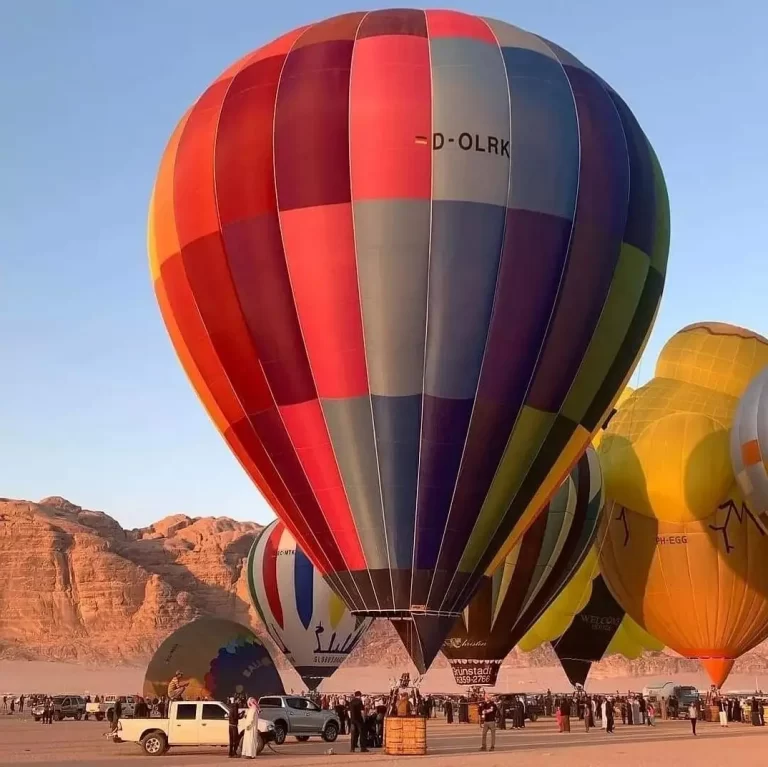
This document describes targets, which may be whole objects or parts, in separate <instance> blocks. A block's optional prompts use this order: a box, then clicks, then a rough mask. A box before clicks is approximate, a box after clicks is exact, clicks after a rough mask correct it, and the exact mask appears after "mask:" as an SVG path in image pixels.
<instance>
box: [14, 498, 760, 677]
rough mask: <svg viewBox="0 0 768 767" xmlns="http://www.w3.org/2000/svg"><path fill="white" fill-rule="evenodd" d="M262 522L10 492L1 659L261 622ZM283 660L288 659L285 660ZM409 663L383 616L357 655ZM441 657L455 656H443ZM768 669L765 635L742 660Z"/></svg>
mask: <svg viewBox="0 0 768 767" xmlns="http://www.w3.org/2000/svg"><path fill="white" fill-rule="evenodd" d="M260 529H261V528H260V526H259V525H257V524H253V523H247V522H235V521H233V520H231V519H227V518H226V517H206V518H202V519H199V518H198V519H193V518H190V517H187V516H185V515H183V514H177V515H175V516H171V517H166V518H165V519H162V520H160V521H159V522H157V523H155V524H154V525H151V526H150V527H146V528H140V529H136V530H124V529H123V528H122V527H121V526H120V524H119V523H118V522H117V521H116V520H114V519H112V517H110V516H108V515H107V514H105V513H103V512H101V511H89V510H87V509H83V508H81V507H80V506H76V505H74V504H72V503H70V502H69V501H67V500H65V499H63V498H59V497H52V498H45V499H43V500H42V501H40V502H39V503H32V502H29V501H15V500H8V499H0V659H4V660H11V659H28V660H68V661H87V662H92V663H100V664H101V663H110V664H113V663H123V664H143V663H145V662H146V660H147V659H148V657H149V656H150V655H151V653H152V651H153V650H154V649H155V648H156V647H157V646H158V645H159V644H160V642H162V640H163V639H164V638H165V637H166V636H167V635H168V634H169V633H170V632H171V631H173V630H175V629H176V628H178V627H179V626H181V625H183V624H184V623H186V622H188V621H190V620H192V619H193V618H196V617H199V616H203V615H215V616H220V617H228V618H232V619H233V620H237V621H240V622H241V623H245V624H250V625H252V626H254V627H255V629H256V630H257V631H258V632H259V633H263V632H262V631H261V628H260V626H259V622H258V617H257V615H256V613H255V611H254V610H253V609H252V608H251V607H250V605H249V603H248V596H247V586H246V579H245V568H244V560H245V557H246V556H247V554H248V550H249V549H250V546H251V543H252V542H253V539H254V536H255V535H256V533H257V532H258V531H259V530H260ZM278 662H280V661H279V660H278ZM347 663H349V664H350V665H360V666H362V665H376V666H388V667H392V668H398V669H404V668H405V667H406V665H407V656H406V654H405V651H404V649H403V647H402V645H401V644H400V642H399V640H398V638H397V634H396V633H395V631H394V629H392V628H391V626H390V625H389V624H388V623H385V622H377V624H375V625H374V626H373V628H372V629H371V631H369V632H368V634H367V635H366V636H365V638H364V639H363V641H362V642H361V644H360V645H359V646H358V647H357V648H356V650H355V652H354V653H353V655H352V657H351V658H350V659H349V660H348V661H347ZM436 663H437V664H439V665H445V664H446V660H445V659H444V658H443V657H442V656H439V657H438V659H437V660H436ZM506 664H507V665H509V666H513V667H531V666H535V667H542V666H554V665H556V664H557V659H556V657H555V655H554V653H553V652H552V651H551V650H550V649H549V648H548V647H542V648H540V649H539V650H536V651H534V652H532V653H529V654H523V653H519V652H517V651H513V652H512V653H511V654H510V655H509V656H508V658H507V661H506ZM696 668H697V664H696V663H693V662H691V661H688V660H685V659H683V658H680V657H678V656H676V655H673V654H670V653H667V652H663V653H647V654H646V655H644V656H643V657H642V658H639V659H637V660H634V661H629V660H627V659H625V658H622V657H620V656H614V657H611V658H607V659H606V660H604V661H602V662H601V663H600V664H597V665H596V666H595V667H594V669H593V672H592V673H593V675H594V676H596V677H611V676H634V675H644V674H668V675H671V674H674V673H678V672H683V671H695V670H696ZM767 669H768V647H766V645H761V646H760V647H758V648H757V649H756V650H754V651H753V652H751V653H749V654H747V655H746V656H744V657H743V658H742V659H740V660H739V661H738V663H737V664H736V670H737V671H742V672H756V671H765V670H767Z"/></svg>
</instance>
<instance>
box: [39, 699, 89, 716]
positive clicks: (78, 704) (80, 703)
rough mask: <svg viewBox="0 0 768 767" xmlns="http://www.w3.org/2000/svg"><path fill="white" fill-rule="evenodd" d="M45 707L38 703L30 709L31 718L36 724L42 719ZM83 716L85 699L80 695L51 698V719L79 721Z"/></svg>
mask: <svg viewBox="0 0 768 767" xmlns="http://www.w3.org/2000/svg"><path fill="white" fill-rule="evenodd" d="M44 708H45V705H44V704H43V703H38V704H37V705H36V706H34V707H33V708H32V716H33V717H34V720H35V721H36V722H39V721H40V720H41V719H42V718H43V710H44ZM83 716H85V698H83V697H82V696H80V695H57V696H56V697H55V698H53V718H54V719H58V720H59V721H62V720H63V719H67V718H70V719H76V720H78V721H79V720H80V719H82V718H83Z"/></svg>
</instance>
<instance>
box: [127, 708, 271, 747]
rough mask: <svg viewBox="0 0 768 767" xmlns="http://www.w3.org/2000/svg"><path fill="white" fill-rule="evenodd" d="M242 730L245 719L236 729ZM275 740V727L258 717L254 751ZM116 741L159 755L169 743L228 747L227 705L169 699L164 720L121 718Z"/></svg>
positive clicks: (170, 745)
mask: <svg viewBox="0 0 768 767" xmlns="http://www.w3.org/2000/svg"><path fill="white" fill-rule="evenodd" d="M244 729H245V718H243V719H241V720H240V723H239V730H240V732H241V733H242V732H243V730H244ZM274 739H275V726H274V725H273V724H272V722H270V721H267V720H266V719H259V741H258V752H259V753H261V750H262V749H263V748H264V744H265V743H269V742H270V741H273V740H274ZM116 740H117V742H127V743H139V744H140V745H141V747H142V748H143V749H144V753H145V754H147V755H149V756H161V755H162V754H164V753H165V752H166V751H167V750H168V749H169V748H172V747H173V746H184V747H185V748H188V747H190V746H228V745H229V708H228V707H227V706H226V705H225V704H224V703H220V702H219V701H217V700H200V701H191V700H190V701H187V700H181V701H173V702H172V703H171V704H170V707H169V711H168V718H167V719H156V718H149V719H121V720H120V722H119V723H118V726H117V738H116Z"/></svg>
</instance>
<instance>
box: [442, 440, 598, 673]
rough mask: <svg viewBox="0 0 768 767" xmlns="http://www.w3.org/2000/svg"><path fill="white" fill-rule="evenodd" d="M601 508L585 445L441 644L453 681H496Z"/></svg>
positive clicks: (559, 584) (589, 539)
mask: <svg viewBox="0 0 768 767" xmlns="http://www.w3.org/2000/svg"><path fill="white" fill-rule="evenodd" d="M602 506H603V483H602V477H601V475H600V464H599V462H598V459H597V454H596V453H595V451H594V450H593V449H592V448H591V447H590V448H587V452H586V453H585V454H584V455H583V456H582V457H581V459H580V460H579V462H578V464H577V465H576V467H575V468H574V469H573V471H572V472H571V474H570V475H569V476H568V477H567V478H566V480H565V482H564V483H563V484H562V486H561V487H560V489H559V490H558V492H557V493H556V494H555V496H554V497H553V498H552V500H551V501H550V502H549V504H548V505H547V507H546V509H545V510H544V511H543V512H542V513H541V514H540V515H539V516H538V517H537V518H536V521H535V522H534V523H533V525H531V527H530V528H528V530H527V532H526V533H525V534H524V535H523V537H522V538H521V539H520V541H519V542H518V543H517V545H516V546H515V548H514V549H512V551H511V552H510V553H509V554H508V555H507V558H506V560H505V561H504V564H503V565H502V567H500V568H499V569H498V570H497V571H496V572H495V573H494V575H493V578H490V579H488V580H487V581H486V582H485V583H483V585H482V586H481V588H480V590H479V591H478V593H477V594H476V595H475V596H474V597H473V598H472V601H471V602H470V603H469V606H468V607H467V608H466V609H465V610H464V612H463V614H462V616H461V618H459V619H458V620H457V621H456V623H455V625H454V627H453V629H452V630H451V633H450V634H449V635H448V638H447V639H446V640H445V642H444V643H443V654H444V655H445V656H446V657H447V658H448V660H449V661H450V664H451V668H452V670H453V676H454V679H455V680H456V683H457V684H461V685H491V686H492V685H494V684H496V677H497V676H498V673H499V668H501V663H502V661H503V660H504V658H505V657H506V655H507V653H508V652H509V651H510V650H511V649H512V648H513V647H514V646H515V645H516V644H517V642H518V640H519V639H520V638H521V637H522V636H523V635H524V634H525V633H526V631H528V629H529V628H530V627H531V626H532V625H533V624H534V623H535V622H536V619H537V618H538V617H539V616H540V615H541V614H542V612H543V611H544V610H545V609H546V608H547V606H548V605H549V604H550V603H551V602H552V600H553V599H554V598H555V597H556V596H557V594H558V593H559V591H560V590H561V589H562V588H563V586H564V585H565V584H566V583H567V582H568V580H569V579H570V578H571V576H573V574H574V573H575V572H576V571H577V570H578V568H579V566H580V565H581V563H582V562H583V560H584V557H585V556H586V555H587V552H588V551H589V549H590V547H591V546H592V543H593V541H594V538H595V534H596V532H597V522H598V515H599V513H600V510H601V509H602Z"/></svg>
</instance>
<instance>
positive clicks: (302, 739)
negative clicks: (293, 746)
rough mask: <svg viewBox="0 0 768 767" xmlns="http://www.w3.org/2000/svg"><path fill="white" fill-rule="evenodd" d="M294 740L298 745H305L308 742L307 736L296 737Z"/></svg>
mask: <svg viewBox="0 0 768 767" xmlns="http://www.w3.org/2000/svg"><path fill="white" fill-rule="evenodd" d="M296 740H298V741H299V743H306V742H307V741H308V740H309V735H297V736H296Z"/></svg>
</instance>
